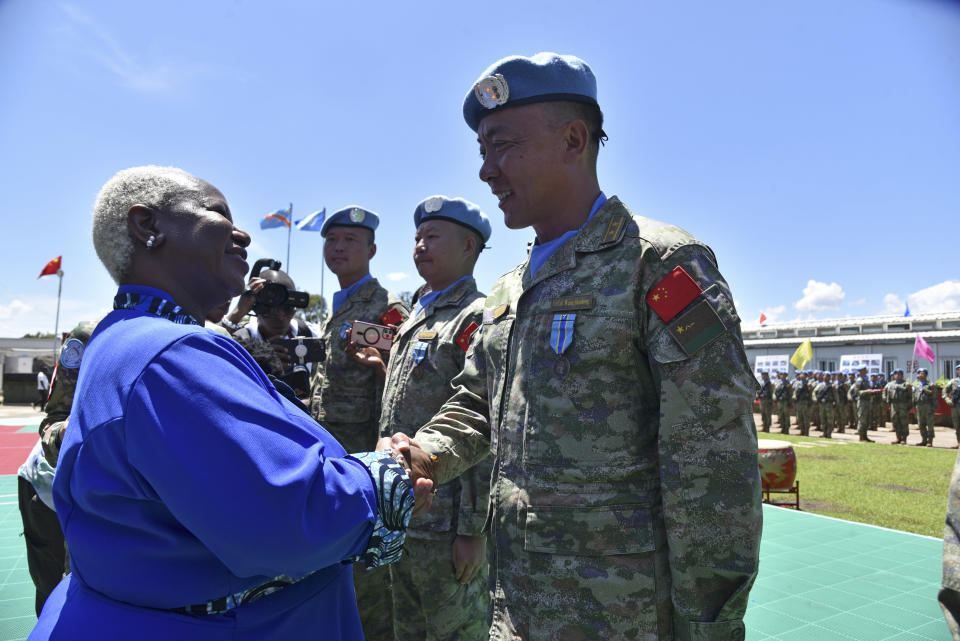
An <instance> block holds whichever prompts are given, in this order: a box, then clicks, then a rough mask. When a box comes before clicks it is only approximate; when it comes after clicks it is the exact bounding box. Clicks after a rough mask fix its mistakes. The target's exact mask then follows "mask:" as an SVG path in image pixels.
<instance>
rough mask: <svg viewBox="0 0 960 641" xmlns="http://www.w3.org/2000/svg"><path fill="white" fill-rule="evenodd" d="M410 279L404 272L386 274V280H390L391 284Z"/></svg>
mask: <svg viewBox="0 0 960 641" xmlns="http://www.w3.org/2000/svg"><path fill="white" fill-rule="evenodd" d="M408 278H410V275H409V274H407V273H406V272H390V273H389V274H387V280H392V281H393V282H397V281H401V280H406V279H408Z"/></svg>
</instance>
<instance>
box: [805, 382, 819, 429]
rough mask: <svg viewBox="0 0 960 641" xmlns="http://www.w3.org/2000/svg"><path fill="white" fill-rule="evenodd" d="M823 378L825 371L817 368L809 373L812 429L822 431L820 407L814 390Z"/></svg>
mask: <svg viewBox="0 0 960 641" xmlns="http://www.w3.org/2000/svg"><path fill="white" fill-rule="evenodd" d="M822 380H823V372H821V371H820V370H815V371H814V372H813V373H812V374H808V375H807V386H808V387H809V388H810V429H811V430H813V431H814V432H819V431H820V408H819V407H817V399H816V398H815V397H814V394H813V390H815V389H817V385H819V384H820V381H822Z"/></svg>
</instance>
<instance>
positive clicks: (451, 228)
mask: <svg viewBox="0 0 960 641" xmlns="http://www.w3.org/2000/svg"><path fill="white" fill-rule="evenodd" d="M464 233H465V232H464V231H461V228H460V227H459V226H458V225H457V224H455V223H452V222H450V221H448V220H438V219H430V220H425V221H424V222H422V223H420V226H419V227H417V234H416V236H415V242H416V244H415V245H414V248H413V262H414V263H415V264H416V266H417V271H418V272H419V273H420V276H422V277H423V280H425V281H427V283H429V284H430V285H431V286H435V285H437V284H439V283H444V284H446V283H447V281H449V280H451V278H452V277H453V276H454V275H457V274H459V272H460V271H461V270H462V265H463V260H464V245H465V240H464V238H463V235H464ZM467 233H469V232H467ZM457 277H459V276H457Z"/></svg>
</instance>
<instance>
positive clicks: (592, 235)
mask: <svg viewBox="0 0 960 641" xmlns="http://www.w3.org/2000/svg"><path fill="white" fill-rule="evenodd" d="M677 267H681V268H682V269H683V270H684V271H685V272H686V273H687V274H688V275H689V276H690V277H691V278H692V279H693V280H694V281H695V282H696V283H697V285H698V286H699V287H700V288H701V289H702V290H703V291H702V293H701V294H700V295H698V296H696V297H695V298H694V299H693V300H691V301H690V302H689V303H687V307H686V308H684V309H683V311H681V312H680V313H679V314H678V315H677V316H675V317H671V320H670V321H669V322H665V321H664V320H663V319H662V318H661V317H660V315H659V314H658V313H656V312H655V311H654V309H655V307H656V306H651V303H649V302H648V301H647V297H648V295H651V296H652V295H653V294H654V290H655V289H656V288H657V287H665V286H666V283H667V281H666V280H665V279H666V277H667V276H668V274H670V273H671V272H672V271H673V270H674V269H675V268H677ZM666 288H667V289H669V290H671V291H673V293H675V294H676V293H677V292H676V290H672V289H671V288H670V287H666ZM714 319H715V320H714ZM698 323H700V324H699V325H698ZM739 325H740V323H739V318H738V316H737V313H736V310H735V309H734V306H733V299H732V296H731V294H730V291H729V289H728V287H727V285H726V283H725V282H724V280H723V278H722V276H721V275H720V273H719V271H718V269H717V265H716V260H715V258H714V256H713V253H712V252H711V251H710V249H709V248H708V247H706V246H705V245H703V244H701V243H699V242H698V241H697V240H696V239H694V238H693V237H691V236H690V235H689V234H687V233H686V232H684V231H682V230H680V229H678V228H677V227H674V226H671V225H667V224H664V223H660V222H657V221H654V220H650V219H647V218H642V217H639V216H633V215H632V214H631V213H630V212H629V211H628V210H627V208H626V207H624V205H623V204H622V203H621V202H620V201H619V200H618V199H617V198H610V199H609V200H608V201H607V202H606V204H604V205H603V206H602V207H601V208H600V209H599V210H598V211H597V213H596V214H595V215H594V216H593V218H591V219H590V220H589V221H588V222H587V223H586V224H585V226H584V227H583V229H582V230H581V231H580V232H579V233H578V234H577V235H576V236H574V237H573V238H571V239H569V240H568V241H567V242H566V243H564V244H563V245H562V246H561V247H560V248H559V249H558V250H557V251H556V252H555V253H554V254H553V255H552V256H550V257H549V258H548V259H547V260H546V262H544V263H543V265H542V266H541V267H540V269H539V270H538V271H537V272H536V274H531V272H530V265H529V260H528V261H527V262H525V263H524V264H522V265H520V266H519V267H517V268H516V269H514V270H513V271H511V272H510V273H508V274H506V275H504V276H503V277H501V279H500V280H499V281H498V282H497V283H496V285H494V288H493V290H492V291H491V292H490V294H489V296H488V297H487V300H486V305H485V308H484V311H483V324H482V328H481V330H480V331H481V332H482V333H481V336H480V337H479V338H478V339H477V340H474V342H473V343H472V346H471V351H470V352H469V353H468V354H467V360H466V365H465V367H464V371H463V372H462V373H461V374H460V375H459V376H458V377H457V378H455V379H454V386H455V387H456V392H455V394H454V396H453V397H452V398H451V399H450V400H449V401H447V403H446V404H444V406H443V407H442V408H441V410H440V412H439V413H438V414H437V415H436V416H435V417H434V418H433V420H432V421H431V422H430V423H428V424H427V425H426V426H424V427H423V428H422V429H421V430H420V431H419V432H418V433H417V440H418V441H420V442H421V443H422V444H423V445H424V446H425V448H427V449H428V450H429V451H432V452H434V453H435V454H437V456H438V457H439V460H438V462H437V464H436V473H437V475H438V477H439V478H440V479H441V481H443V480H446V479H449V478H453V477H456V476H458V475H460V474H461V473H462V471H463V470H464V469H466V468H468V467H469V466H471V465H472V464H473V463H474V462H475V461H477V460H479V459H481V458H482V457H484V456H486V455H487V452H488V450H491V451H492V452H493V455H494V471H493V479H492V485H491V497H490V505H491V507H490V517H489V518H490V524H491V525H490V527H491V530H490V536H491V537H492V546H491V547H492V559H491V565H490V573H491V574H490V587H491V590H492V596H493V604H492V612H493V620H492V624H491V628H490V638H491V640H493V641H505V640H508V639H509V640H511V641H513V640H514V639H529V640H532V641H540V640H543V641H546V640H549V641H554V640H556V639H561V640H563V639H577V640H579V641H593V640H595V641H601V640H603V641H607V640H610V639H644V640H645V641H653V640H674V639H675V640H681V641H688V640H692V639H697V640H701V641H713V640H717V641H719V640H723V641H729V640H731V639H734V640H739V639H743V638H744V634H745V632H744V627H743V621H742V619H743V615H744V611H745V609H746V607H747V602H748V595H749V592H750V587H751V586H752V584H753V581H754V578H755V577H756V572H757V567H758V550H759V542H760V533H761V518H762V517H761V504H760V479H759V475H758V470H757V441H756V438H757V437H756V428H755V426H754V422H753V409H752V405H753V399H754V396H755V394H756V391H757V382H756V379H755V378H754V376H753V373H752V372H751V370H750V366H749V363H748V362H747V359H746V356H745V354H744V351H743V343H742V340H741V337H740V328H739ZM687 330H689V331H687ZM568 340H569V342H568Z"/></svg>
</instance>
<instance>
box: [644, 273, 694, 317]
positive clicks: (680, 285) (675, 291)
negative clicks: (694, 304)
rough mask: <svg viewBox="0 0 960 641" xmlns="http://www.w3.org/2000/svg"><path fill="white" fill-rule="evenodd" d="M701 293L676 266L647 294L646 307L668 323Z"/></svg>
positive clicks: (691, 279)
mask: <svg viewBox="0 0 960 641" xmlns="http://www.w3.org/2000/svg"><path fill="white" fill-rule="evenodd" d="M702 291H703V290H702V289H700V285H698V284H697V281H695V280H693V278H692V277H691V276H690V274H688V273H687V272H686V271H684V269H683V267H680V266H679V265H678V266H677V267H674V268H673V271H671V272H670V273H669V274H667V275H666V277H665V278H664V279H663V280H661V281H660V282H659V283H657V284H656V285H654V286H653V289H651V290H650V291H649V293H647V298H646V300H647V305H649V306H650V308H651V309H652V310H653V311H655V312H656V313H657V316H659V317H660V318H662V319H663V321H664V322H665V323H669V322H670V320H671V319H672V318H673V317H674V316H676V315H677V314H679V313H680V311H681V310H682V309H683V308H684V307H686V306H687V305H688V304H689V303H690V301H692V300H693V299H695V298H696V297H697V296H699V295H700V292H702Z"/></svg>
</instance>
